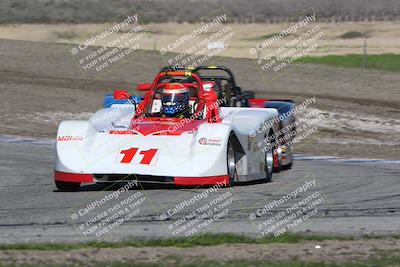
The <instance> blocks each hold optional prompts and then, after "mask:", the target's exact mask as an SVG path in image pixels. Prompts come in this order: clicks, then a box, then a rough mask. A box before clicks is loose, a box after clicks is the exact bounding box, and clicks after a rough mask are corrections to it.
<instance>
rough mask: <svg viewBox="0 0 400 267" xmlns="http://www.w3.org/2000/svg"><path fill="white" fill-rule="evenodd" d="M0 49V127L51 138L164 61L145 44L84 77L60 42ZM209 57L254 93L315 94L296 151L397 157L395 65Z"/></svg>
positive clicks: (399, 100) (398, 77)
mask: <svg viewBox="0 0 400 267" xmlns="http://www.w3.org/2000/svg"><path fill="white" fill-rule="evenodd" d="M0 51H1V53H0V56H1V65H0V98H1V99H2V104H1V105H0V134H10V135H20V136H33V137H50V138H55V136H56V131H57V126H58V124H59V123H60V122H61V121H62V120H66V119H87V118H89V117H90V115H91V114H92V113H94V112H95V111H96V110H98V109H100V108H101V106H102V99H103V96H104V94H106V93H109V92H112V91H113V90H114V89H126V90H128V91H130V92H131V93H135V87H136V84H137V83H140V82H150V81H152V79H153V78H154V75H155V74H156V73H157V72H158V71H159V69H160V68H161V67H162V66H164V65H165V62H164V61H163V60H162V59H161V58H160V55H159V54H158V53H156V52H149V51H144V52H142V53H140V54H139V55H137V56H136V57H135V58H133V59H132V60H131V61H128V62H126V63H125V64H123V65H122V66H121V67H119V68H116V69H113V70H112V71H109V72H108V73H106V74H105V75H103V76H101V77H97V78H92V79H85V77H83V76H82V74H81V73H80V70H79V69H78V68H77V66H76V65H75V64H74V63H73V61H72V60H71V56H70V54H69V47H68V46H67V45H64V44H54V43H40V42H26V41H12V40H0ZM210 63H214V64H218V65H226V66H228V67H229V68H231V69H232V70H233V72H234V73H235V74H236V80H237V83H238V84H239V85H241V87H242V88H243V89H244V90H255V91H256V93H257V96H259V97H266V98H270V99H271V98H290V99H294V100H295V101H296V102H297V103H298V104H301V103H302V102H304V101H305V100H306V99H307V98H312V97H315V100H316V101H315V103H313V104H310V105H309V106H308V107H307V108H308V112H311V111H313V110H318V111H319V112H320V113H321V114H322V115H323V120H321V122H319V123H318V125H317V126H318V127H317V128H318V131H316V132H314V133H313V134H312V135H309V136H307V137H306V138H304V139H302V140H301V141H300V142H299V143H298V144H296V146H295V147H296V152H298V153H306V154H314V155H315V154H317V155H333V156H345V157H363V158H365V157H367V158H389V159H390V158H392V159H399V158H400V150H399V149H398V147H399V146H400V137H399V136H400V127H399V125H400V120H399V117H400V92H399V90H398V85H399V84H400V74H399V73H391V72H383V71H376V70H361V69H342V68H335V67H329V66H322V65H296V64H294V65H291V66H290V67H289V68H287V70H285V72H284V73H282V74H281V75H279V76H277V75H275V74H274V73H271V72H261V71H260V70H259V69H258V68H257V67H256V64H255V62H254V60H250V59H237V58H236V59H235V58H225V57H224V58H216V59H213V60H212V62H210ZM205 64H206V63H205ZM306 113H307V112H306ZM303 115H304V116H306V115H307V114H303ZM299 116H300V117H301V116H302V115H301V114H300V115H299ZM372 151H373V153H372Z"/></svg>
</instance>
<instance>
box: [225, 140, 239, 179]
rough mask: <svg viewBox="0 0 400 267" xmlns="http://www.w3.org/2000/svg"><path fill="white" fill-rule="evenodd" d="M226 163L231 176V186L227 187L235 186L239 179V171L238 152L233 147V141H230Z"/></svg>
mask: <svg viewBox="0 0 400 267" xmlns="http://www.w3.org/2000/svg"><path fill="white" fill-rule="evenodd" d="M226 162H227V169H228V176H229V184H228V185H227V186H230V187H232V186H234V185H235V180H236V177H237V170H236V152H235V148H234V146H233V142H232V139H229V140H228V150H227V153H226Z"/></svg>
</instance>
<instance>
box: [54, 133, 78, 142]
mask: <svg viewBox="0 0 400 267" xmlns="http://www.w3.org/2000/svg"><path fill="white" fill-rule="evenodd" d="M81 140H83V137H82V136H73V135H63V136H58V137H57V142H58V141H81Z"/></svg>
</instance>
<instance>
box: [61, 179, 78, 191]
mask: <svg viewBox="0 0 400 267" xmlns="http://www.w3.org/2000/svg"><path fill="white" fill-rule="evenodd" d="M55 182H56V187H57V189H58V190H60V191H65V192H76V191H79V189H80V187H81V183H74V182H60V181H55Z"/></svg>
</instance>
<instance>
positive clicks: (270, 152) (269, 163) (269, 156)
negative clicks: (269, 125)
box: [264, 136, 275, 183]
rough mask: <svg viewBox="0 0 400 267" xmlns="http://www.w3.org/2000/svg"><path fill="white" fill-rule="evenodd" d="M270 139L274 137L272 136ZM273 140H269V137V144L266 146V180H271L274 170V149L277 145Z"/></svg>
mask: <svg viewBox="0 0 400 267" xmlns="http://www.w3.org/2000/svg"><path fill="white" fill-rule="evenodd" d="M269 139H272V137H271V136H270V137H269ZM273 142H274V141H272V143H271V141H269V142H268V139H267V146H266V149H267V150H266V151H265V155H264V156H265V158H264V163H265V179H264V180H265V182H267V183H268V182H270V181H271V179H272V173H273V171H274V150H275V146H274V145H273Z"/></svg>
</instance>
